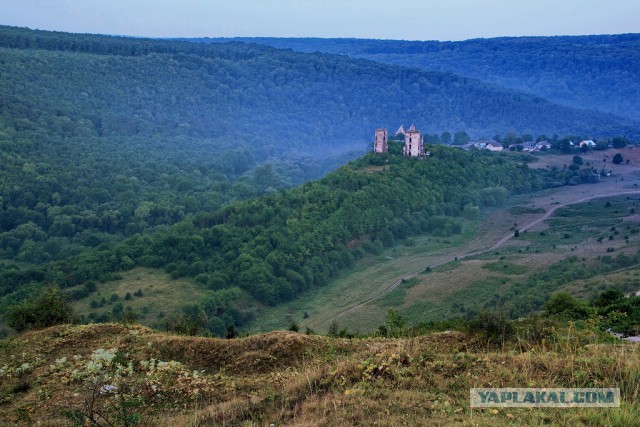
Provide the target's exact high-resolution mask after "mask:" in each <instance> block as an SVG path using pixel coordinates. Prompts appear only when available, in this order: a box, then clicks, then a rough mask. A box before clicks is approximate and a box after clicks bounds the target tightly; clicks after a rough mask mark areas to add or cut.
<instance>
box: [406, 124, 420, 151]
mask: <svg viewBox="0 0 640 427" xmlns="http://www.w3.org/2000/svg"><path fill="white" fill-rule="evenodd" d="M402 154H404V155H405V156H408V157H423V156H424V143H423V140H422V135H420V131H419V130H416V128H415V127H414V126H413V125H411V127H410V128H409V130H408V131H407V132H406V133H405V134H404V147H403V148H402Z"/></svg>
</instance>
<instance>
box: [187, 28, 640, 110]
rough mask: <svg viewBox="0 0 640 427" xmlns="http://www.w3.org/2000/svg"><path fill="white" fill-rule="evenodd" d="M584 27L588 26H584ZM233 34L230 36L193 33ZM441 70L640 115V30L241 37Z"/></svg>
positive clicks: (555, 99) (585, 105) (575, 104)
mask: <svg viewBox="0 0 640 427" xmlns="http://www.w3.org/2000/svg"><path fill="white" fill-rule="evenodd" d="M585 31H588V28H587V27H585ZM196 40H198V41H212V40H216V41H220V40H224V41H228V39H196ZM234 40H242V41H246V42H250V43H262V44H268V45H270V46H274V47H277V48H281V49H294V50H296V51H300V52H327V53H337V54H343V55H349V56H352V57H357V58H367V59H372V60H376V61H380V62H384V63H388V64H396V65H402V66H408V67H416V68H421V69H425V70H431V71H444V72H451V73H455V74H459V75H461V76H468V77H473V78H477V79H480V80H483V81H487V82H491V83H495V84H498V85H501V86H504V87H509V88H513V89H518V90H522V91H525V92H528V93H531V94H535V95H538V96H541V97H543V98H545V99H548V100H550V101H553V102H557V103H559V104H564V105H570V106H573V107H577V108H586V109H593V110H600V111H605V112H610V113H614V114H617V115H619V116H622V117H628V118H631V119H633V120H635V121H640V104H638V102H637V100H638V99H640V68H639V67H638V66H637V64H638V63H640V34H619V35H590V36H556V37H502V38H493V39H473V40H465V41H459V42H438V41H405V40H364V39H309V38H295V39H289V38H238V39H234Z"/></svg>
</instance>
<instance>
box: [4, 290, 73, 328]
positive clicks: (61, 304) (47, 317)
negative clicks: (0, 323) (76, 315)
mask: <svg viewBox="0 0 640 427" xmlns="http://www.w3.org/2000/svg"><path fill="white" fill-rule="evenodd" d="M72 319H73V310H72V309H71V307H70V306H69V304H67V302H66V301H65V300H64V299H63V298H62V297H61V296H60V293H59V292H58V290H57V289H55V288H52V289H49V290H47V291H45V292H44V293H43V294H41V295H40V296H38V297H37V298H36V299H35V300H34V301H32V302H23V303H20V304H15V305H11V306H9V307H8V308H7V312H6V313H5V315H4V320H5V322H7V325H9V326H10V327H12V328H13V329H15V330H16V331H18V332H20V331H24V330H26V329H33V328H44V327H47V326H53V325H59V324H61V323H70V322H71V320H72Z"/></svg>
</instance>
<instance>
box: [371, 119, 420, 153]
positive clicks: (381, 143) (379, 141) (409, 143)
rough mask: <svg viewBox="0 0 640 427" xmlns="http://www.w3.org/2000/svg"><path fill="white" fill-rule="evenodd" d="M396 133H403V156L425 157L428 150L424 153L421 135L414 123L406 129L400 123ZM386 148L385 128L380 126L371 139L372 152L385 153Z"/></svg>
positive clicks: (387, 144)
mask: <svg viewBox="0 0 640 427" xmlns="http://www.w3.org/2000/svg"><path fill="white" fill-rule="evenodd" d="M396 135H404V147H402V154H403V155H404V156H407V157H425V156H428V155H429V152H426V153H425V151H424V140H423V137H422V135H421V134H420V131H419V130H417V129H416V128H415V126H414V125H411V126H410V127H409V130H408V131H405V130H404V126H403V125H400V128H398V131H397V132H396ZM388 150H389V142H388V139H387V130H386V129H382V128H380V129H376V130H375V135H374V139H373V152H374V153H386V152H387V151H388Z"/></svg>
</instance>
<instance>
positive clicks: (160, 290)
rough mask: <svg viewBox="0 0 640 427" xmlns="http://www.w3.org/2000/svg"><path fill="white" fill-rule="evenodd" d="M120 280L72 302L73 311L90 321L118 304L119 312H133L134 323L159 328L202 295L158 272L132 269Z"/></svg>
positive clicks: (188, 283)
mask: <svg viewBox="0 0 640 427" xmlns="http://www.w3.org/2000/svg"><path fill="white" fill-rule="evenodd" d="M121 276H122V279H120V280H116V281H113V282H107V283H104V284H101V285H100V286H99V289H98V291H97V292H95V293H93V294H91V295H89V296H88V297H86V298H83V299H81V300H79V301H76V302H74V303H73V304H72V307H73V309H74V311H75V312H76V313H78V314H79V315H81V316H85V317H86V318H87V319H88V320H92V318H93V319H96V318H99V317H100V316H103V315H107V314H109V313H111V312H112V311H113V310H114V308H115V307H116V306H117V305H118V304H122V308H123V310H125V311H126V310H127V308H130V309H131V310H133V312H134V313H135V314H136V316H137V318H136V319H135V321H136V322H138V323H141V324H144V325H148V326H153V327H161V324H162V320H163V319H164V318H165V317H166V316H167V315H169V314H171V313H174V312H176V311H179V310H180V308H181V307H182V306H183V305H185V304H197V303H198V302H199V301H200V299H201V298H202V296H203V295H204V290H202V289H201V288H200V287H198V286H197V285H196V284H194V283H193V282H192V281H189V280H186V279H182V280H174V279H172V278H171V277H170V276H169V275H168V274H166V273H165V272H163V271H161V270H154V269H150V268H135V269H133V270H129V271H126V272H123V273H122V274H121ZM71 290H73V289H71Z"/></svg>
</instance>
